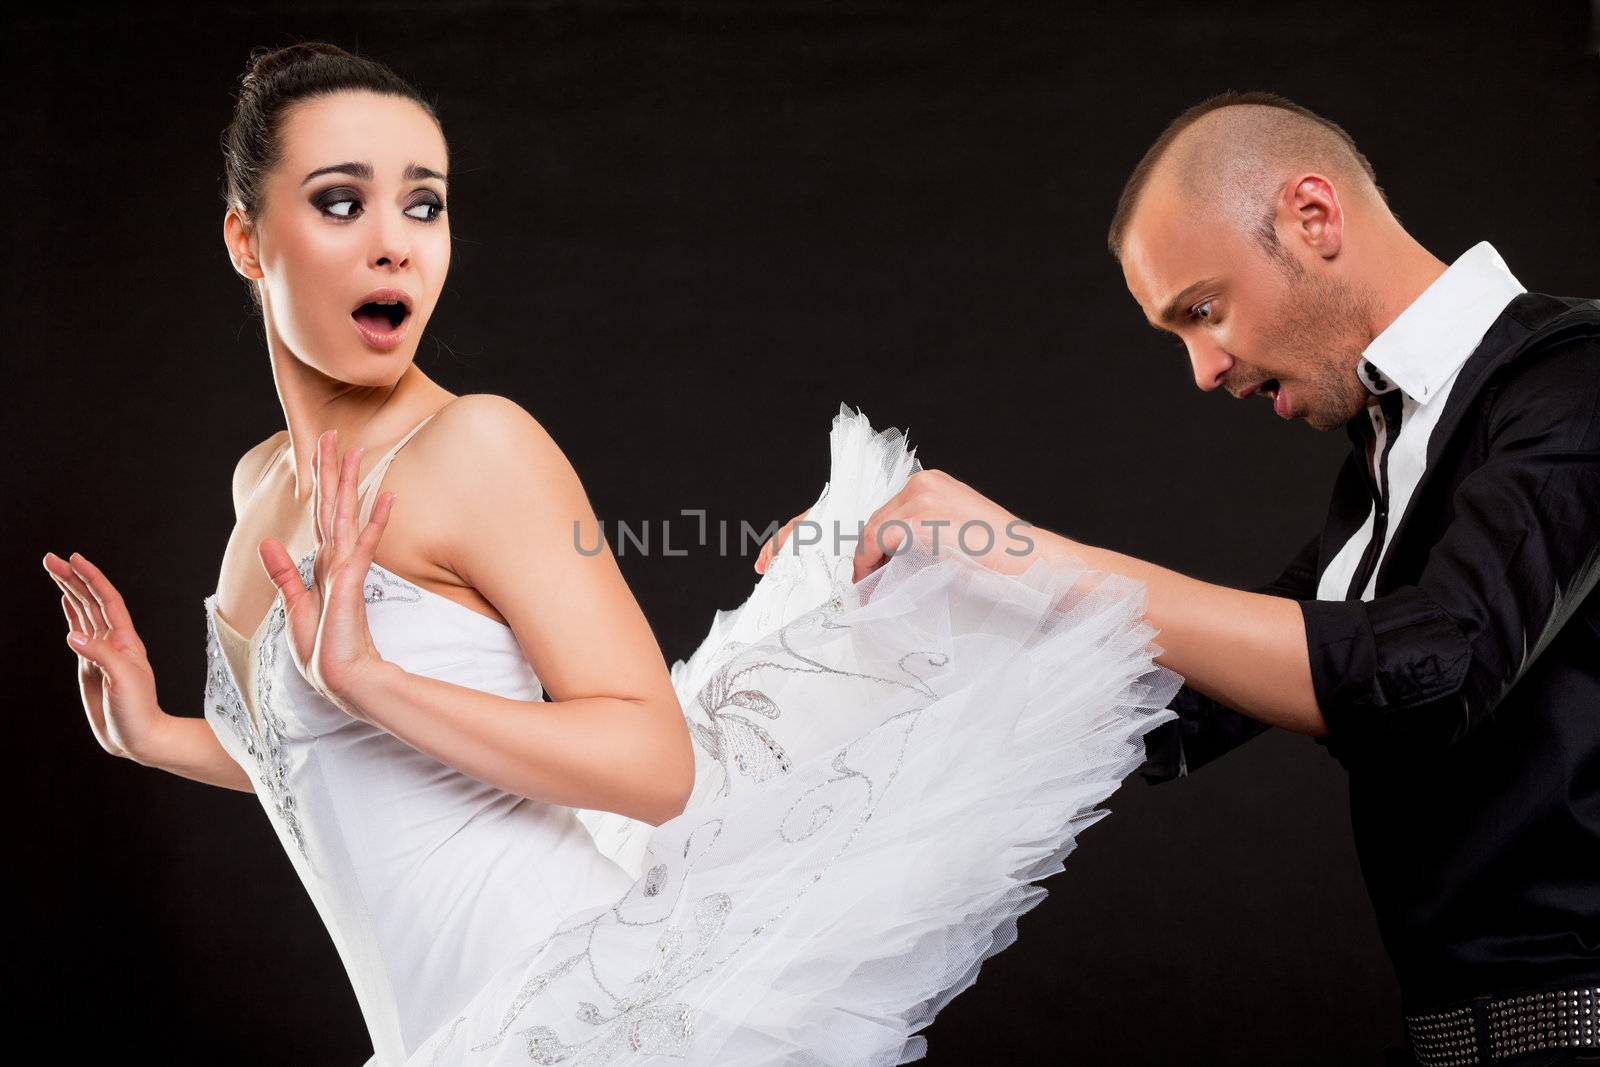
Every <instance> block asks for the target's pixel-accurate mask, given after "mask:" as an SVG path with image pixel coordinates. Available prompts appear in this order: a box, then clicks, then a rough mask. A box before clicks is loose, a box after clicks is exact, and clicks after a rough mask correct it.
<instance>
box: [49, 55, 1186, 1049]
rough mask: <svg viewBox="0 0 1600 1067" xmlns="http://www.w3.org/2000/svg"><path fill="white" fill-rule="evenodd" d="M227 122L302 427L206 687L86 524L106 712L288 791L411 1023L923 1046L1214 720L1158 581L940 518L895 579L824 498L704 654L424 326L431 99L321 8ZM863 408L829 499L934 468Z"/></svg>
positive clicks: (125, 744)
mask: <svg viewBox="0 0 1600 1067" xmlns="http://www.w3.org/2000/svg"><path fill="white" fill-rule="evenodd" d="M227 144H228V145H229V146H230V149H229V150H230V156H229V175H230V209H229V211H228V214H227V217H226V220H225V236H226V238H227V242H228V248H229V251H230V255H231V256H232V258H233V262H234V264H235V267H236V269H237V270H238V271H239V272H240V273H241V275H243V276H244V277H245V278H246V279H248V280H249V281H250V282H251V288H252V292H253V293H255V294H256V295H257V296H258V298H259V300H260V305H261V308H262V314H263V318H264V320H265V323H266V326H267V337H268V347H269V352H270V355H271V357H272V360H273V365H274V371H275V380H276V381H277V384H278V389H279V395H280V400H281V401H282V403H283V407H284V409H285V412H286V416H287V423H288V425H287V428H286V429H285V430H283V431H280V432H279V433H277V434H274V435H273V436H272V437H270V438H268V439H267V440H265V441H263V442H262V443H261V444H260V445H258V446H257V447H256V448H254V449H252V450H251V451H250V452H249V453H247V454H246V456H245V457H244V459H243V460H242V461H241V463H240V465H239V468H238V471H237V473H236V477H235V502H236V510H237V512H238V525H237V526H236V528H235V530H234V534H233V537H232V539H231V540H230V543H229V548H228V552H227V554H226V556H225V559H224V565H223V568H222V574H221V580H220V582H219V585H218V588H217V591H216V592H215V593H213V594H211V595H209V596H207V597H206V598H205V599H204V604H203V606H204V609H205V622H206V639H207V651H208V670H207V676H206V685H205V704H204V715H203V717H202V718H194V717H187V716H175V715H169V714H168V713H166V712H165V711H164V710H163V709H162V707H161V705H160V703H159V701H158V700H157V697H156V689H155V679H154V677H153V672H152V671H151V669H150V666H149V660H148V657H147V656H146V654H145V650H144V646H143V644H142V643H141V641H140V640H139V637H138V633H137V630H136V628H135V626H134V624H133V620H132V614H131V611H130V609H129V607H128V605H127V604H126V603H125V602H124V601H123V599H122V597H121V596H120V594H119V593H118V592H117V589H116V587H115V585H114V584H113V583H112V582H111V581H110V579H109V577H108V576H107V575H106V574H105V573H104V572H103V571H102V570H101V569H100V568H99V567H97V566H96V565H95V564H93V563H92V562H90V561H89V560H87V559H85V558H83V557H82V556H81V555H80V554H78V553H73V554H72V556H71V557H70V558H69V559H65V560H63V559H61V558H59V557H56V556H54V554H49V555H47V556H46V559H45V567H46V569H47V571H48V572H49V573H50V574H51V576H52V577H53V578H54V579H55V580H56V581H57V582H58V583H59V584H60V586H61V589H62V607H63V610H64V612H65V613H66V615H67V619H68V623H69V626H70V628H71V632H70V633H69V635H68V641H69V643H70V644H71V646H72V647H73V649H74V650H75V651H76V652H77V654H78V656H79V662H78V668H79V677H80V680H81V682H82V693H83V697H84V703H85V707H86V710H87V713H88V717H89V721H90V725H91V728H92V729H93V731H94V734H95V736H96V738H97V739H98V740H99V742H100V744H101V745H102V746H103V747H104V748H105V749H106V750H107V751H108V752H110V753H112V754H113V755H117V756H123V757H127V758H131V759H134V760H136V761H138V762H140V763H142V764H145V765H148V766H152V767H158V768H161V769H164V770H167V771H170V772H172V773H176V774H181V775H184V776H186V777H189V778H193V779H196V780H199V781H204V782H209V783H211V784H215V785H219V786H225V787H228V788H233V789H240V790H246V791H251V792H254V793H255V794H256V795H257V797H258V798H259V800H260V802H261V804H262V807H263V809H264V811H265V812H266V814H267V817H268V818H269V820H270V821H271V823H272V825H273V827H274V829H275V830H276V832H277V834H278V837H279V839H280V841H281V842H282V844H283V846H284V849H285V852H286V854H287V856H288V858H289V859H290V861H291V863H292V864H293V865H294V868H295V870H296V873H297V874H298V875H299V876H300V878H301V880H302V881H303V883H304V884H305V886H306V889H307V892H308V893H309V895H310V896H311V899H312V900H313V902H314V903H315V905H316V907H317V909H318V912H319V914H320V916H321V918H322V919H323V921H324V923H325V925H326V926H327V928H328V931H329V934H330V936H331V937H332V939H333V942H334V945H335V947H336V948H337V950H338V952H339V954H340V957H341V960H342V961H343V963H344V965H345V967H346V970H347V972H348V974H349V977H350V980H351V984H352V986H353V988H354V990H355V993H356V996H357V1000H358V1002H359V1004H360V1007H361V1010H362V1014H363V1018H364V1021H365V1023H366V1025H367V1028H368V1031H369V1034H370V1036H371V1039H372V1043H373V1055H372V1058H371V1059H370V1060H369V1061H368V1063H369V1064H370V1065H399V1064H405V1065H407V1067H420V1065H423V1064H500V1063H528V1062H535V1063H571V1064H600V1063H614V1062H648V1061H650V1060H651V1059H653V1058H655V1057H659V1056H666V1057H675V1058H679V1059H683V1060H687V1061H688V1062H691V1063H705V1064H718V1065H738V1064H751V1065H754V1064H772V1063H807V1064H816V1063H830V1064H893V1063H902V1062H906V1061H908V1060H910V1059H915V1058H917V1057H918V1056H920V1055H922V1054H923V1052H924V1051H925V1042H924V1040H923V1039H922V1038H920V1037H918V1036H917V1031H918V1030H920V1029H921V1028H922V1027H924V1026H926V1025H927V1023H928V1022H929V1021H931V1019H932V1018H933V1016H934V1015H935V1013H936V1012H937V1011H938V1010H939V1009H940V1008H941V1007H942V1006H943V1005H944V1004H945V1003H947V1002H948V1001H949V999H950V998H952V997H954V996H955V995H956V994H958V993H959V992H960V991H961V990H963V989H965V988H966V987H968V986H969V985H971V984H972V982H973V981H974V980H975V978H976V974H977V971H978V968H979V966H980V965H981V963H982V962H983V960H984V959H986V958H988V957H989V956H991V955H993V954H994V953H995V952H998V951H1000V950H1001V949H1003V948H1004V947H1006V946H1007V945H1008V944H1010V943H1011V942H1012V940H1014V938H1015V924H1016V920H1017V918H1018V916H1020V915H1021V914H1023V913H1024V912H1026V911H1027V910H1028V909H1030V908H1032V907H1033V906H1035V905H1036V904H1037V903H1038V902H1039V900H1040V899H1041V898H1042V897H1043V895H1044V891H1043V890H1042V889H1041V888H1040V887H1039V886H1038V885H1037V884H1036V883H1037V881H1038V880H1040V879H1042V878H1043V877H1045V876H1047V875H1049V874H1051V873H1053V872H1055V871H1058V870H1060V869H1061V861H1062V860H1063V859H1064V857H1065V856H1066V854H1067V853H1068V852H1069V851H1070V850H1071V848H1072V847H1073V845H1074V843H1075V840H1076V836H1077V834H1078V833H1079V832H1080V831H1081V830H1082V829H1083V828H1085V827H1086V826H1088V825H1090V824H1092V823H1093V822H1095V821H1097V820H1098V819H1099V818H1100V817H1102V816H1103V815H1104V814H1105V811H1104V809H1102V808H1099V807H1098V805H1099V804H1100V803H1101V802H1102V801H1103V800H1104V799H1105V798H1106V797H1107V796H1109V795H1110V794H1111V792H1112V791H1114V790H1115V789H1116V787H1117V786H1118V784H1119V783H1120V782H1121V780H1122V779H1123V778H1124V777H1125V776H1126V775H1127V774H1129V773H1131V772H1132V771H1133V770H1134V769H1135V768H1136V767H1137V766H1138V765H1139V764H1140V763H1141V762H1142V761H1143V758H1144V748H1143V741H1142V738H1143V735H1144V734H1145V733H1146V732H1148V731H1149V730H1151V729H1153V728H1154V727H1155V726H1157V725H1159V724H1160V723H1162V722H1164V721H1167V720H1168V719H1171V718H1173V713H1172V712H1170V711H1168V710H1166V704H1167V702H1168V701H1169V700H1170V699H1171V697H1172V695H1173V693H1174V692H1176V690H1177V688H1178V685H1179V679H1178V678H1177V676H1176V675H1173V674H1172V673H1171V672H1169V671H1166V670H1164V669H1163V668H1160V667H1157V666H1156V665H1155V663H1154V656H1155V655H1156V654H1157V653H1158V652H1159V649H1157V648H1156V647H1155V646H1154V645H1152V644H1151V638H1152V636H1153V631H1152V629H1151V628H1150V626H1149V625H1148V624H1147V623H1146V622H1145V620H1144V618H1143V589H1142V586H1141V585H1140V584H1139V583H1137V582H1134V581H1130V580H1128V579H1123V578H1118V577H1116V576H1112V575H1106V574H1103V573H1099V572H1094V571H1090V570H1088V569H1086V568H1084V567H1082V566H1081V565H1077V564H1073V563H1062V562H1059V561H1056V562H1052V563H1051V564H1050V565H1046V564H1045V563H1044V562H1043V561H1035V562H1033V563H1032V564H1030V565H1027V566H1026V567H1025V569H1022V570H1021V572H1020V573H1016V574H1005V573H1000V572H998V571H996V570H993V569H990V568H986V567H984V566H981V565H979V564H978V563H975V562H974V561H972V560H971V559H968V558H967V557H965V556H963V555H961V554H955V555H949V554H946V555H940V554H937V553H933V552H928V551H925V550H924V549H923V548H922V547H921V546H920V545H917V544H910V545H907V546H906V547H905V550H904V551H902V552H900V554H898V555H896V556H895V557H894V558H893V559H891V560H889V561H888V562H887V563H886V564H885V565H884V566H882V567H881V568H879V569H878V570H876V571H874V572H873V573H872V574H871V575H869V576H867V577H866V578H863V579H862V580H860V581H853V580H852V578H853V575H852V558H853V550H852V547H851V546H850V543H849V542H848V541H845V542H843V543H840V542H839V541H834V540H829V539H823V540H822V541H819V542H818V543H816V544H801V541H802V540H803V539H801V538H794V539H792V544H791V548H790V549H789V550H787V551H784V552H781V553H776V554H773V555H771V556H770V557H768V558H769V559H770V563H769V564H768V565H767V566H766V573H765V574H763V576H762V577H761V579H760V580H759V581H758V582H757V584H756V586H755V588H754V589H753V590H752V592H751V594H750V597H749V599H748V600H747V601H746V602H745V603H744V604H743V605H741V606H740V607H739V608H738V609H736V610H734V611H721V612H716V613H715V615H714V617H713V622H712V626H711V630H710V632H709V634H708V635H707V637H706V639H705V640H704V641H703V642H702V643H701V644H700V646H699V647H698V648H697V649H696V651H695V652H694V653H693V654H692V655H691V656H689V657H688V658H687V659H685V660H683V661H679V662H677V663H675V664H674V665H673V666H672V667H671V668H670V670H669V668H668V667H667V665H666V662H665V659H664V657H663V656H662V654H661V651H660V648H659V646H658V645H657V644H656V642H655V639H654V637H653V636H652V634H651V632H650V629H649V626H648V623H647V622H646V621H645V619H644V617H643V614H642V612H640V610H639V608H638V605H637V603H636V602H635V601H634V600H633V598H632V596H631V595H630V594H629V593H628V591H627V587H626V585H625V583H624V582H623V580H622V578H621V576H620V573H619V572H618V570H617V567H616V563H615V560H614V558H613V557H612V555H611V553H610V552H608V551H607V552H596V553H585V552H582V551H574V547H575V546H574V544H573V543H572V542H571V541H570V540H568V539H569V538H571V537H572V536H573V531H574V530H589V531H593V530H595V529H596V528H597V520H596V519H595V516H594V514H593V512H592V510H591V509H590V507H589V505H588V502H587V498H586V496H585V494H584V492H583V489H582V485H581V483H580V481H579V480H578V477H577V475H576V473H575V472H574V471H573V470H572V467H571V465H570V464H569V463H568V462H567V461H566V459H565V457H564V456H563V455H562V453H561V451H560V449H559V447H558V446H557V445H556V444H555V442H553V441H552V440H551V439H550V438H549V436H548V435H547V434H545V433H544V432H543V430H542V428H540V427H539V425H538V423H537V422H536V421H535V420H534V419H533V418H532V417H531V416H530V415H529V414H528V413H527V412H526V411H524V410H523V409H522V408H521V407H520V406H518V405H517V404H515V403H514V402H512V401H510V400H508V399H506V398H504V397H499V396H494V395H489V394H474V395H468V396H459V397H458V396H455V395H454V394H451V393H450V392H449V391H448V390H446V389H444V388H443V387H442V386H440V385H438V384H436V383H434V382H433V381H431V380H430V379H429V378H428V377H427V376H426V375H425V374H423V372H422V371H421V370H420V369H419V368H418V367H417V366H416V365H415V364H414V363H413V362H412V356H413V354H414V352H415V348H416V344H417V341H418V340H419V338H420V335H421V332H422V329H423V327H424V326H425V324H426V322H427V319H428V317H429V315H430V314H431V312H432V309H433V307H434V304H435V302H436V300H437V297H438V295H439V292H440V291H441V289H442V286H443V281H444V276H445V272H446V269H447V266H448V259H449V233H448V229H447V228H446V225H445V224H444V222H443V221H442V220H443V213H444V211H445V204H444V195H443V193H444V189H445V186H446V183H447V174H448V161H447V151H446V146H445V143H444V139H443V134H442V132H441V130H440V128H439V125H438V122H437V119H436V118H435V116H434V114H433V112H432V109H431V108H430V107H429V106H428V105H427V103H426V102H425V101H424V100H423V99H422V98H421V97H420V96H419V95H418V94H417V93H416V92H415V90H413V89H412V88H411V87H410V86H409V85H407V84H406V83H404V82H403V81H401V80H400V79H399V78H398V77H396V76H395V75H394V74H393V73H392V72H390V71H389V70H388V69H387V68H385V67H383V66H381V65H380V64H377V63H375V62H373V61H371V60H368V59H365V58H361V57H356V56H353V55H350V54H349V53H346V52H344V51H342V50H340V49H337V48H335V47H333V46H330V45H323V44H302V45H296V46H291V47H290V48H286V49H280V50H278V51H276V52H270V53H266V54H262V55H259V56H258V57H256V58H255V60H254V63H253V65H252V68H251V70H250V71H249V73H248V74H247V77H246V78H245V82H244V92H243V94H242V96H241V100H240V103H239V107H238V109H237V111H236V115H235V119H234V123H233V125H232V126H231V127H230V134H229V137H228V140H227ZM269 205H270V207H271V209H272V210H271V211H270V212H269V211H267V210H266V209H267V207H268V206H269ZM352 308H353V310H352ZM346 319H348V320H349V321H344V320H346ZM330 424H331V425H332V427H333V428H332V429H326V427H328V426H329V425H330ZM339 430H343V431H344V433H343V435H342V436H343V438H344V441H343V443H342V444H341V442H340V441H339V440H338V438H339V437H340V436H341V435H340V434H339V433H338V431H339ZM352 437H353V438H355V439H356V440H355V441H351V438H352ZM372 446H380V447H372ZM830 448H831V456H832V465H831V471H830V478H829V482H828V484H827V485H826V486H825V487H824V490H823V492H822V494H821V495H820V496H819V498H818V500H817V502H816V503H815V504H814V505H813V506H812V508H811V509H810V511H809V514H810V517H811V520H812V521H813V522H816V523H819V524H821V526H822V528H824V529H828V528H834V529H839V528H842V529H845V530H850V529H852V528H854V527H855V525H856V524H857V523H859V522H860V521H861V520H863V519H865V518H866V517H867V516H868V515H870V514H872V512H873V511H874V510H875V509H876V508H878V507H880V506H881V505H882V504H883V503H884V502H885V501H887V500H889V499H890V498H891V497H893V496H894V494H895V493H897V492H899V491H900V490H901V489H902V488H903V487H904V486H905V485H906V483H907V480H908V479H909V478H911V477H912V476H913V475H914V474H915V473H916V472H917V471H918V470H919V469H920V464H919V463H918V462H917V460H916V458H915V455H914V453H913V452H912V451H911V450H909V449H908V448H907V447H906V441H905V439H904V437H903V435H901V434H899V433H898V432H897V431H894V430H886V431H881V432H880V431H875V430H874V429H873V428H872V427H871V425H870V424H869V423H868V421H867V419H866V418H865V416H864V415H863V414H862V413H860V412H854V411H851V410H850V409H848V408H843V407H841V410H840V412H839V414H838V416H837V417H836V418H835V419H834V423H833V427H832V432H831V436H830ZM368 451H374V452H376V453H377V458H376V459H375V460H371V461H370V462H369V460H368V456H367V453H368ZM397 460H399V462H396V461H397ZM363 468H365V473H363ZM307 485H309V487H310V488H309V492H306V491H304V490H303V488H302V487H305V486H307ZM308 498H309V499H308ZM402 500H403V501H404V502H401V501H402ZM308 503H309V506H307V504H308ZM1008 518H1012V519H1014V516H1008ZM574 524H576V525H574ZM579 542H580V543H594V537H593V535H592V534H591V535H590V536H589V537H588V538H583V537H581V536H580V537H579ZM251 544H254V545H255V546H256V548H257V554H258V557H259V566H260V567H261V568H262V569H263V570H264V571H265V572H266V575H267V577H268V579H269V581H266V582H263V581H262V579H261V577H260V574H259V572H257V571H256V570H255V566H256V564H254V563H252V561H250V560H249V558H248V555H247V554H246V552H245V549H246V548H247V547H248V546H249V545H251ZM290 545H294V546H296V547H295V549H293V550H291V549H290V548H289V547H288V546H290ZM380 556H381V557H382V558H383V560H384V562H383V563H379V562H378V559H379V557H380ZM257 619H258V620H259V622H257V623H256V625H254V626H251V625H250V622H251V621H252V620H257Z"/></svg>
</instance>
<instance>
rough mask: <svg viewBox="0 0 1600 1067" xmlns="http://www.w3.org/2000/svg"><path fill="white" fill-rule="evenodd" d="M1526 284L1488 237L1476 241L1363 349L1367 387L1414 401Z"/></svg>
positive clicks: (1451, 368)
mask: <svg viewBox="0 0 1600 1067" xmlns="http://www.w3.org/2000/svg"><path fill="white" fill-rule="evenodd" d="M1526 291H1527V290H1526V289H1525V288H1524V287H1523V285H1522V283H1521V282H1519V281H1517V279H1516V278H1514V277H1513V276H1512V274H1511V271H1510V270H1509V269H1507V267H1506V264H1505V260H1503V259H1501V258H1500V253H1498V252H1496V251H1495V250H1494V246H1493V245H1491V244H1489V242H1488V241H1479V242H1478V243H1477V244H1475V245H1473V246H1472V247H1471V248H1470V249H1468V250H1467V251H1466V252H1464V253H1462V255H1461V257H1460V258H1459V259H1457V260H1456V261H1455V262H1454V263H1452V264H1450V266H1449V268H1448V269H1446V270H1445V272H1444V273H1443V274H1441V275H1439V277H1438V278H1436V279H1434V282H1433V284H1432V285H1430V286H1428V288H1426V289H1424V290H1423V291H1422V295H1421V296H1419V297H1417V298H1416V299H1415V300H1413V301H1412V302H1411V304H1410V305H1409V306H1408V307H1407V308H1406V309H1405V310H1404V311H1402V312H1401V313H1400V315H1399V317H1397V318H1396V319H1395V320H1394V321H1393V322H1391V323H1390V324H1389V325H1388V327H1387V328H1386V329H1385V330H1384V331H1383V332H1382V333H1380V334H1379V335H1378V336H1377V337H1374V338H1373V339H1372V343H1371V344H1369V345H1368V346H1367V349H1366V351H1365V352H1363V353H1362V362H1361V364H1360V367H1359V374H1360V377H1361V379H1362V381H1363V382H1364V383H1365V384H1366V386H1367V389H1368V390H1370V391H1371V392H1374V393H1385V392H1388V391H1389V390H1391V389H1394V388H1396V387H1398V388H1399V389H1400V390H1401V391H1402V392H1404V393H1405V394H1406V395H1407V396H1409V397H1410V398H1411V399H1412V400H1415V401H1416V402H1418V403H1423V402H1425V401H1427V399H1428V398H1429V397H1431V396H1433V395H1434V394H1435V393H1437V392H1438V391H1439V390H1440V388H1441V387H1443V386H1444V384H1445V383H1446V382H1448V381H1449V380H1450V378H1451V376H1452V375H1454V374H1455V372H1456V371H1457V370H1459V369H1460V368H1461V364H1463V363H1465V362H1466V361H1467V357H1468V356H1470V355H1472V353H1473V350H1474V349H1476V348H1477V347H1478V343H1479V342H1480V341H1482V340H1483V335H1484V334H1485V333H1487V332H1489V327H1490V325H1491V324H1493V322H1494V320H1495V319H1497V318H1499V317H1500V313H1501V312H1502V311H1504V310H1505V308H1506V305H1507V304H1509V303H1511V301H1512V299H1513V298H1514V297H1516V296H1517V295H1518V294H1519V293H1524V292H1526Z"/></svg>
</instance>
